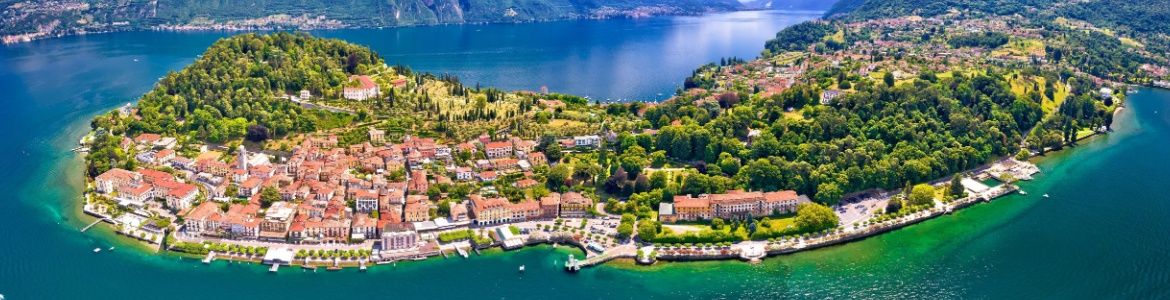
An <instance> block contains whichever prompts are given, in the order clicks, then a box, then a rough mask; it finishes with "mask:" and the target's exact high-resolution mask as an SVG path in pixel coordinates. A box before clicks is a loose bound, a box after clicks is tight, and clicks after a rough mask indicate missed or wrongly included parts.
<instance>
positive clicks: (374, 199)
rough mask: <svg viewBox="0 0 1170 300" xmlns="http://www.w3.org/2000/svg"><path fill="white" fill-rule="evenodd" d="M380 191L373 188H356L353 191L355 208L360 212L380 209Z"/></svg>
mask: <svg viewBox="0 0 1170 300" xmlns="http://www.w3.org/2000/svg"><path fill="white" fill-rule="evenodd" d="M378 198H379V197H378V193H377V192H375V191H372V190H366V189H355V191H354V192H353V201H354V209H356V210H357V212H359V213H367V212H371V211H376V210H378Z"/></svg>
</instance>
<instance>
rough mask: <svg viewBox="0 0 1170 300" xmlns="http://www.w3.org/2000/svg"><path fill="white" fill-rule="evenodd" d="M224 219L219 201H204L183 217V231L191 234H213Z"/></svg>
mask: <svg viewBox="0 0 1170 300" xmlns="http://www.w3.org/2000/svg"><path fill="white" fill-rule="evenodd" d="M222 220H223V212H221V211H220V210H219V203H215V202H211V201H207V202H203V203H200V204H199V206H196V207H195V209H194V210H192V211H191V212H190V213H187V216H186V217H185V218H183V232H186V233H187V234H189V235H204V234H213V233H215V232H216V231H218V230H219V226H220V221H222Z"/></svg>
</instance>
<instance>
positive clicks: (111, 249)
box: [106, 247, 114, 251]
mask: <svg viewBox="0 0 1170 300" xmlns="http://www.w3.org/2000/svg"><path fill="white" fill-rule="evenodd" d="M106 250H109V251H114V247H110V249H106Z"/></svg>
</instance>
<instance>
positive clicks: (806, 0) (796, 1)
mask: <svg viewBox="0 0 1170 300" xmlns="http://www.w3.org/2000/svg"><path fill="white" fill-rule="evenodd" d="M834 3H836V0H751V1H746V2H743V6H744V8H747V9H778V10H821V11H825V10H829V8H832V7H833V4H834Z"/></svg>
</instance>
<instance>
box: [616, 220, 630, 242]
mask: <svg viewBox="0 0 1170 300" xmlns="http://www.w3.org/2000/svg"><path fill="white" fill-rule="evenodd" d="M617 234H618V238H621V239H627V238H630V236H631V235H633V234H634V225H633V224H630V223H625V222H623V223H621V224H620V225H618V227H617Z"/></svg>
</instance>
